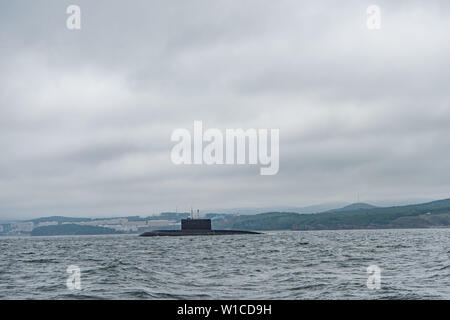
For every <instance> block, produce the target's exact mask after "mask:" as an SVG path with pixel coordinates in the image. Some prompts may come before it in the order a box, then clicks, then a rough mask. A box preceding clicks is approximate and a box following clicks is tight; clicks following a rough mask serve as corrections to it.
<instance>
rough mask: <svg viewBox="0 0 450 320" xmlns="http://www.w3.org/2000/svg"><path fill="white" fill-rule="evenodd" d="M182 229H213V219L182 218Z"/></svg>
mask: <svg viewBox="0 0 450 320" xmlns="http://www.w3.org/2000/svg"><path fill="white" fill-rule="evenodd" d="M181 230H182V231H184V230H202V231H203V230H205V231H210V230H211V219H182V220H181Z"/></svg>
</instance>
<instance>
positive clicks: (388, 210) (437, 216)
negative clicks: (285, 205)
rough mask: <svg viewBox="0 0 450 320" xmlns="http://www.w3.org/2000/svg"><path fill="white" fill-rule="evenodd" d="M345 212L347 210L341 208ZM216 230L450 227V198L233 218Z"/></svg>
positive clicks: (216, 226)
mask: <svg viewBox="0 0 450 320" xmlns="http://www.w3.org/2000/svg"><path fill="white" fill-rule="evenodd" d="M342 209H344V208H342ZM214 227H215V228H224V229H248V230H286V229H288V230H333V229H381V228H428V227H450V199H446V200H439V201H433V202H428V203H423V204H417V205H408V206H395V207H382V208H381V207H373V206H370V205H363V206H361V207H360V208H355V206H353V207H352V206H350V208H347V209H346V210H340V211H331V212H330V211H328V212H323V213H317V214H312V215H311V214H297V213H290V212H272V213H263V214H257V215H252V216H234V217H230V218H228V219H226V220H223V221H217V222H215V223H214Z"/></svg>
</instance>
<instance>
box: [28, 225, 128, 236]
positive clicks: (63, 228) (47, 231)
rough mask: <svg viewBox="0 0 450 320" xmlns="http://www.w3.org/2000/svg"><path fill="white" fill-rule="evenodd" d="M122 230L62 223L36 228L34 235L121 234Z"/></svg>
mask: <svg viewBox="0 0 450 320" xmlns="http://www.w3.org/2000/svg"><path fill="white" fill-rule="evenodd" d="M120 233H122V232H119V231H116V230H114V229H110V228H104V227H96V226H83V225H78V224H60V225H55V226H45V227H38V228H34V229H33V231H32V232H31V235H32V236H60V235H98V234H120Z"/></svg>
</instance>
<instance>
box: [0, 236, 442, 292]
mask: <svg viewBox="0 0 450 320" xmlns="http://www.w3.org/2000/svg"><path fill="white" fill-rule="evenodd" d="M69 265H77V266H79V267H80V269H81V290H69V289H68V288H67V286H66V280H67V278H68V276H69V274H68V273H66V271H67V267H68V266H69ZM369 265H378V266H379V267H380V268H381V289H379V290H369V289H368V288H367V285H366V282H367V277H368V274H367V267H368V266H369ZM0 299H450V229H424V230H367V231H366V230H356V231H309V232H293V231H286V232H267V233H265V234H263V235H233V236H213V237H173V238H172V237H155V238H153V237H151V238H143V237H138V236H136V235H125V236H122V235H119V236H65V237H7V238H5V237H4V238H1V237H0Z"/></svg>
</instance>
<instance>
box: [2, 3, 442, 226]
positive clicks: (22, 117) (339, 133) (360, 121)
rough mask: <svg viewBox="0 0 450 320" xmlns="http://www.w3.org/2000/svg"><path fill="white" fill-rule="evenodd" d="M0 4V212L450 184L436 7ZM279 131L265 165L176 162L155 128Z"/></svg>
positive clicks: (311, 197) (94, 210)
mask: <svg viewBox="0 0 450 320" xmlns="http://www.w3.org/2000/svg"><path fill="white" fill-rule="evenodd" d="M70 4H73V3H72V2H69V1H58V3H56V2H54V1H42V0H41V1H33V2H29V1H14V2H12V1H9V2H6V1H2V2H1V3H0V70H1V72H0V150H1V153H2V156H1V157H0V218H24V217H35V216H42V215H73V216H75V215H78V216H88V215H94V216H110V215H134V214H141V215H147V214H152V213H156V212H159V211H162V210H174V209H175V207H176V206H178V208H179V209H180V210H182V209H185V210H187V209H188V208H189V207H190V206H191V205H193V206H195V207H199V208H200V209H202V208H224V207H243V206H275V205H293V206H294V205H295V206H302V205H309V204H314V203H321V202H329V201H354V200H355V198H356V194H357V193H360V195H361V200H363V201H367V202H382V201H384V202H389V201H394V200H395V201H396V200H401V199H405V200H406V199H437V198H444V197H448V196H449V190H450V175H449V174H448V173H447V171H448V170H446V169H447V167H448V163H449V162H450V148H449V147H450V139H449V137H450V126H449V125H448V123H450V91H449V90H448V84H449V83H450V71H449V68H448V66H449V64H450V63H449V62H450V61H449V60H450V58H449V57H450V42H449V41H448V30H450V19H449V18H450V5H449V4H448V2H447V1H427V2H422V1H395V2H393V1H377V5H379V7H380V9H381V18H382V20H381V29H380V30H376V31H373V30H372V31H371V30H368V29H367V27H366V19H367V16H366V8H367V7H368V6H369V5H371V4H372V2H371V1H346V3H345V4H343V3H340V2H335V1H315V2H314V3H310V2H307V1H304V2H303V1H297V0H295V1H294V0H292V1H260V0H259V1H256V0H255V1H242V2H239V3H237V2H233V1H225V0H222V1H213V2H211V1H206V0H203V1H170V2H167V1H131V2H130V1H127V2H125V1H95V2H93V1H84V0H83V1H81V0H80V1H77V4H78V5H79V6H80V7H81V12H82V29H81V30H79V31H70V30H68V29H67V28H66V19H67V14H66V13H65V11H66V8H67V6H68V5H70ZM194 120H201V121H203V123H204V125H205V126H206V127H207V128H218V129H220V130H225V129H227V128H244V129H246V128H267V129H270V128H277V129H280V170H279V173H278V174H277V175H275V176H260V175H259V167H258V166H242V165H241V166H175V165H174V164H172V162H171V161H170V151H171V148H172V147H173V145H174V144H173V143H172V142H171V141H170V136H171V133H172V131H173V130H174V129H177V128H188V129H192V126H193V122H194Z"/></svg>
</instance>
